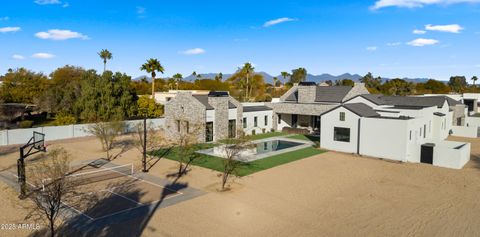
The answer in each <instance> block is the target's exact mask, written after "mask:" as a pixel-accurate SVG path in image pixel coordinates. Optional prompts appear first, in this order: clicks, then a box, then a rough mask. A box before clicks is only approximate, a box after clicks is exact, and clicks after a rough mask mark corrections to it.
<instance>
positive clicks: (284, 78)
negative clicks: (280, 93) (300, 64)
mask: <svg viewBox="0 0 480 237" xmlns="http://www.w3.org/2000/svg"><path fill="white" fill-rule="evenodd" d="M280 74H282V77H283V85H285V80H286V79H287V77H289V76H291V75H290V73H288V72H281V73H280Z"/></svg>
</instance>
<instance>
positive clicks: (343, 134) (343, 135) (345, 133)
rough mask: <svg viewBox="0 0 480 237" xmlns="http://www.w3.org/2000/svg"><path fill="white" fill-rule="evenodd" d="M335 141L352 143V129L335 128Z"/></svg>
mask: <svg viewBox="0 0 480 237" xmlns="http://www.w3.org/2000/svg"><path fill="white" fill-rule="evenodd" d="M333 140H335V141H339V142H350V128H339V127H334V128H333Z"/></svg>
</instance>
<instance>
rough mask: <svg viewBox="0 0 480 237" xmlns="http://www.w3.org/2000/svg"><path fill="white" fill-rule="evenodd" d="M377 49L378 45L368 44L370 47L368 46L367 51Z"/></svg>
mask: <svg viewBox="0 0 480 237" xmlns="http://www.w3.org/2000/svg"><path fill="white" fill-rule="evenodd" d="M377 49H378V47H377V46H368V47H367V48H366V50H367V51H370V52H373V51H376V50H377Z"/></svg>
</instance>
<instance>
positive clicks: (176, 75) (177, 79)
mask: <svg viewBox="0 0 480 237" xmlns="http://www.w3.org/2000/svg"><path fill="white" fill-rule="evenodd" d="M172 78H173V79H175V81H176V84H177V91H178V85H180V82H181V81H182V79H183V76H182V74H180V73H177V74H175V75H173V76H172Z"/></svg>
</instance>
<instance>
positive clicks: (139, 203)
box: [106, 190, 143, 205]
mask: <svg viewBox="0 0 480 237" xmlns="http://www.w3.org/2000/svg"><path fill="white" fill-rule="evenodd" d="M106 191H107V192H109V193H111V194H113V195H117V196H119V197H121V198H124V199H127V200H128V201H131V202H133V203H136V204H137V205H143V203H141V202H137V201H135V200H133V199H131V198H128V197H126V196H124V195H121V194H118V193H115V192H112V191H111V190H106Z"/></svg>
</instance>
